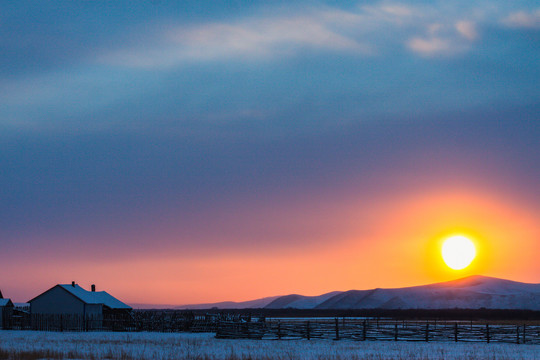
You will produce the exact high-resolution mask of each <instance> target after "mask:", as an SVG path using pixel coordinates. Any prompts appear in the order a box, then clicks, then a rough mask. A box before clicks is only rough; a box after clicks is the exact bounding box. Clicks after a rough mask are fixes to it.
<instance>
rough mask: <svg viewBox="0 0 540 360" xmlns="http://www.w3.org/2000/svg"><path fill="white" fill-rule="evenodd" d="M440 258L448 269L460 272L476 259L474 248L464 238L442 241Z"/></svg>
mask: <svg viewBox="0 0 540 360" xmlns="http://www.w3.org/2000/svg"><path fill="white" fill-rule="evenodd" d="M442 257H443V260H444V262H445V263H446V265H448V267H449V268H451V269H454V270H462V269H465V268H466V267H467V266H469V265H470V264H471V262H472V261H473V260H474V258H475V257H476V247H475V246H474V243H473V242H472V241H471V240H470V239H468V238H466V237H465V236H462V235H455V236H451V237H449V238H447V239H446V240H445V241H444V244H443V246H442Z"/></svg>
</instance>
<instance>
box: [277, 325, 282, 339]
mask: <svg viewBox="0 0 540 360" xmlns="http://www.w3.org/2000/svg"><path fill="white" fill-rule="evenodd" d="M277 338H278V340H281V321H280V320H278V322H277Z"/></svg>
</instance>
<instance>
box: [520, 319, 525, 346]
mask: <svg viewBox="0 0 540 360" xmlns="http://www.w3.org/2000/svg"><path fill="white" fill-rule="evenodd" d="M521 343H522V344H525V324H523V340H522V341H521Z"/></svg>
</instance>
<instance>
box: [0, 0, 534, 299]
mask: <svg viewBox="0 0 540 360" xmlns="http://www.w3.org/2000/svg"><path fill="white" fill-rule="evenodd" d="M0 47H1V49H2V51H0V264H1V268H2V273H3V276H2V277H1V279H2V280H1V282H0V289H1V290H2V292H3V294H4V296H6V297H10V298H12V299H14V300H15V301H18V302H24V301H27V300H29V299H31V298H33V297H34V296H36V295H38V294H40V293H41V292H43V291H44V290H47V289H48V288H50V287H52V286H54V285H55V284H57V283H70V282H71V281H76V282H77V283H79V284H80V285H81V286H83V287H86V288H89V287H90V284H96V286H97V288H98V290H107V291H108V292H110V293H112V294H113V295H115V296H117V297H118V298H120V299H121V300H123V301H125V302H127V303H132V304H135V303H137V304H138V303H144V304H175V305H180V304H189V303H201V302H217V301H224V300H234V301H243V300H250V299H255V298H260V297H265V296H274V295H283V294H289V293H299V294H303V295H319V294H322V293H326V292H330V291H335V290H349V289H369V288H374V287H402V286H412V285H420V284H427V283H431V282H437V281H445V280H451V279H455V278H459V277H464V276H467V275H472V274H482V275H487V276H495V277H501V278H506V279H511V280H516V281H523V282H532V283H540V262H538V260H537V254H538V253H540V191H539V189H540V186H539V185H540V166H539V164H540V141H539V140H540V125H539V124H540V122H539V120H540V87H539V86H538V84H539V83H540V7H539V5H538V3H537V2H536V1H528V0H522V1H519V0H518V1H511V2H509V1H503V0H490V1H487V0H486V1H483V0H481V1H474V2H471V1H464V0H458V1H452V2H448V1H420V0H409V1H348V0H347V1H240V0H238V1H221V0H216V1H211V2H210V1H205V2H203V1H188V0H186V1H179V2H167V1H159V0H154V1H150V0H148V1H121V0H119V1H114V2H109V1H91V2H89V1H55V0H51V1H47V2H35V1H24V0H22V1H4V2H2V4H1V5H0ZM456 234H461V235H465V236H468V237H469V238H471V239H472V240H473V242H474V243H475V245H476V247H477V254H478V255H477V258H476V259H475V261H474V262H473V264H472V265H471V266H470V267H468V268H466V269H464V270H461V271H455V270H451V269H449V268H448V267H446V266H445V265H444V263H443V261H442V259H441V256H440V247H441V245H442V241H443V240H444V238H445V237H447V236H450V235H456Z"/></svg>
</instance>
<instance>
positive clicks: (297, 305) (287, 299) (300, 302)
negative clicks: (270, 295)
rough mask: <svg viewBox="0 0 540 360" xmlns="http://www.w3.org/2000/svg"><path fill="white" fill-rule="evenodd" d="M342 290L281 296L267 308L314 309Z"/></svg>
mask: <svg viewBox="0 0 540 360" xmlns="http://www.w3.org/2000/svg"><path fill="white" fill-rule="evenodd" d="M340 293H341V292H340V291H333V292H329V293H327V294H323V295H319V296H304V295H296V294H293V295H285V296H280V297H278V298H277V299H275V300H274V301H272V302H271V303H269V304H268V305H266V306H265V308H266V309H284V308H294V309H314V308H316V307H317V306H319V305H320V304H322V303H324V302H325V301H327V300H328V299H330V298H332V297H334V296H336V295H338V294H340Z"/></svg>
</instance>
